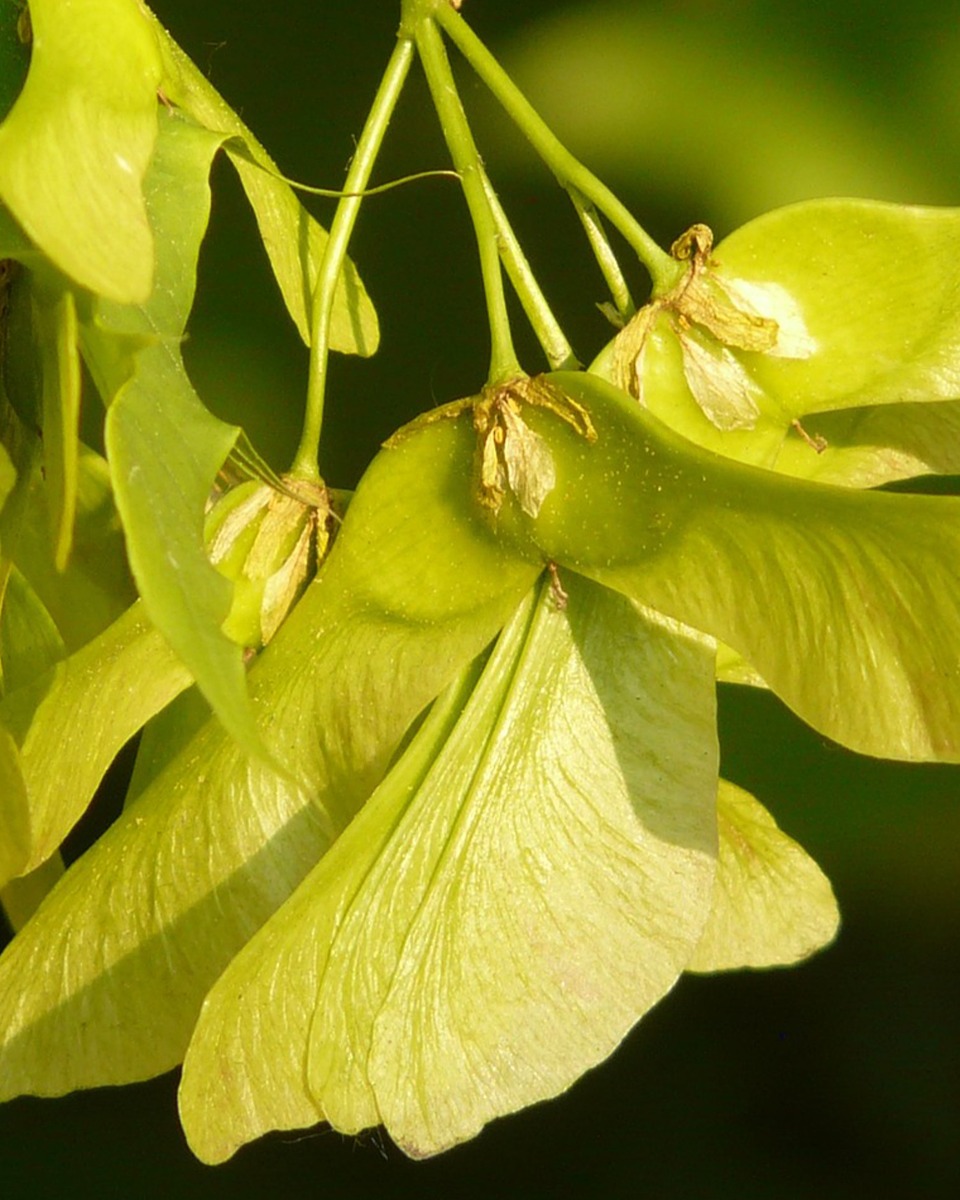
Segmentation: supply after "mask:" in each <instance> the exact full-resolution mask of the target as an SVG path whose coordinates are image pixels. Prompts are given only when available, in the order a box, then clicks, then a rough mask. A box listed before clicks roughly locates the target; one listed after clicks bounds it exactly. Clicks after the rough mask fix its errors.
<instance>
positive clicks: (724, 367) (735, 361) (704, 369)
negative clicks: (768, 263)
mask: <svg viewBox="0 0 960 1200" xmlns="http://www.w3.org/2000/svg"><path fill="white" fill-rule="evenodd" d="M712 249H713V234H712V233H711V231H710V229H709V228H708V226H706V225H702V224H698V225H693V226H691V228H690V229H688V230H687V231H686V233H684V234H683V235H682V236H681V237H679V238H677V240H676V241H675V242H674V243H673V245H672V246H671V248H670V252H671V254H672V255H673V257H674V258H675V259H677V261H678V262H685V263H688V264H689V266H688V269H687V271H686V272H685V274H684V275H683V276H682V278H681V279H680V280H679V282H678V283H677V284H676V285H675V286H674V287H673V288H671V289H670V291H668V292H665V293H664V294H663V295H661V296H655V297H654V298H653V299H652V300H651V301H650V303H649V304H647V305H645V306H644V307H643V308H641V309H640V311H639V312H637V313H636V315H635V316H634V317H633V319H632V320H631V321H630V322H629V323H628V324H627V325H626V327H625V328H624V329H623V331H622V332H621V333H620V334H619V335H618V337H617V339H616V342H615V350H614V363H613V368H614V381H615V382H616V383H617V385H618V386H619V387H621V388H623V389H624V390H625V391H628V392H629V393H630V394H631V395H632V396H634V397H636V399H638V400H639V401H640V402H641V403H643V402H644V397H643V357H644V351H645V349H646V346H647V343H648V340H649V338H650V334H651V332H652V330H653V327H654V324H655V322H656V321H657V319H658V318H659V317H660V315H661V314H666V315H667V317H668V319H669V321H670V324H671V326H672V328H673V332H674V334H675V336H676V338H677V340H678V342H679V343H680V349H681V353H682V357H683V369H684V377H685V378H686V381H687V386H688V387H689V388H690V391H691V393H692V395H693V397H694V399H695V400H696V402H697V404H698V405H699V406H700V408H701V410H702V411H703V413H704V416H706V418H707V419H708V420H709V421H710V422H711V423H712V424H713V425H714V426H716V428H718V429H721V430H724V431H727V430H732V429H753V428H754V426H755V425H756V423H757V419H758V417H759V415H760V400H761V398H762V396H763V392H762V390H761V389H760V387H759V385H758V384H756V383H755V382H754V380H753V379H752V378H751V376H750V373H749V371H748V370H747V368H746V366H745V365H744V363H743V362H742V361H741V360H740V358H739V356H738V354H737V353H736V352H738V351H740V352H742V351H745V352H747V353H753V354H770V355H774V356H776V357H778V358H807V357H809V356H810V355H811V354H812V353H813V351H814V350H815V349H816V342H815V341H814V340H813V339H812V338H811V337H810V335H809V333H808V332H807V330H806V327H805V325H804V322H803V318H802V315H801V313H800V310H799V308H798V306H797V304H796V302H795V301H794V300H793V298H792V297H791V296H790V295H789V293H788V292H786V291H785V290H784V289H783V288H778V287H776V286H775V285H768V286H764V287H760V286H757V285H751V284H748V283H746V282H745V281H742V280H734V279H731V280H727V279H725V278H723V277H722V276H721V275H720V274H719V273H718V271H717V269H716V267H715V265H714V264H713V263H712V262H711V258H710V254H711V251H712Z"/></svg>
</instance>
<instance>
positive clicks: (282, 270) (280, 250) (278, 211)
mask: <svg viewBox="0 0 960 1200" xmlns="http://www.w3.org/2000/svg"><path fill="white" fill-rule="evenodd" d="M155 28H156V31H157V36H158V38H159V41H160V45H161V49H162V53H163V63H164V77H163V89H164V94H165V96H166V97H167V99H168V100H170V101H172V102H173V103H175V104H177V105H179V106H180V107H181V108H182V109H183V110H184V111H185V112H187V113H189V115H190V116H191V117H192V118H193V119H194V120H195V121H198V122H199V123H200V124H201V125H204V126H206V127H207V128H208V129H210V130H213V131H214V132H216V133H218V134H220V135H221V140H222V141H224V143H225V149H226V151H227V154H228V155H229V157H230V161H231V162H232V163H233V165H234V167H235V168H236V171H237V174H238V175H239V176H240V182H241V183H242V184H243V188H244V190H245V192H246V193H247V199H248V200H249V201H250V205H251V207H252V208H253V211H254V215H255V216H256V219H257V225H258V226H259V228H260V235H261V237H262V238H263V245H264V249H265V250H266V252H267V255H268V256H269V258H270V264H271V266H272V267H273V273H274V275H275V276H276V280H277V283H278V285H279V287H280V291H281V293H282V294H283V299H284V302H285V303H286V306H287V309H288V311H289V313H290V316H291V317H292V318H293V321H294V323H295V324H296V326H297V329H298V330H299V332H300V336H301V337H302V338H303V340H304V341H305V342H307V343H309V341H310V336H311V318H310V313H311V307H312V297H313V291H314V285H315V283H316V278H317V271H318V269H319V266H320V262H321V260H322V258H323V252H324V248H325V246H326V243H327V232H326V230H325V229H323V227H322V226H321V225H320V224H318V222H317V221H315V220H314V218H313V217H311V216H310V214H309V213H308V212H307V210H306V209H305V208H304V207H303V205H302V204H301V203H300V201H299V200H298V199H297V197H296V195H295V194H294V192H293V191H292V189H291V188H290V186H289V184H287V183H285V182H284V181H283V179H281V178H280V173H279V171H278V169H277V166H276V163H274V161H273V159H272V158H271V157H270V155H269V154H268V153H267V152H266V150H265V149H264V148H263V146H262V145H261V144H260V143H259V142H258V141H257V139H256V138H255V137H254V136H253V134H252V133H251V132H250V130H249V129H248V128H247V126H246V125H245V124H244V123H243V121H241V119H240V118H239V116H238V115H237V114H236V112H234V110H233V109H232V108H231V107H230V106H229V105H228V104H227V103H226V101H225V100H224V99H223V98H222V97H221V96H220V95H219V94H218V92H217V91H216V89H215V88H214V87H213V85H212V84H211V83H210V82H209V81H208V80H207V79H206V78H205V77H204V75H203V74H202V72H201V71H199V70H198V68H197V67H196V66H195V65H194V63H193V62H191V60H190V59H189V58H188V57H187V55H186V54H184V52H183V51H182V50H181V49H180V47H179V46H178V45H177V44H176V42H174V40H173V39H172V38H171V37H170V35H169V34H168V33H167V32H166V30H164V29H163V28H162V27H161V26H160V25H159V24H155ZM379 340H380V331H379V326H378V324H377V314H376V311H375V309H374V307H373V305H372V304H371V302H370V299H369V297H368V296H367V293H366V291H365V289H364V286H363V283H362V282H361V280H360V276H359V275H358V274H357V270H356V268H355V267H354V265H353V263H352V262H349V261H348V262H347V264H346V266H345V268H344V271H343V274H342V276H341V278H340V282H339V283H338V285H337V291H336V295H335V298H334V309H333V314H332V318H331V328H330V345H331V348H332V349H334V350H339V351H342V352H343V353H346V354H362V355H370V354H373V353H374V351H375V350H376V348H377V344H378V342H379Z"/></svg>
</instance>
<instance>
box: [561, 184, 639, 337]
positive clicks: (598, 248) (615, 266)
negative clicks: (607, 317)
mask: <svg viewBox="0 0 960 1200" xmlns="http://www.w3.org/2000/svg"><path fill="white" fill-rule="evenodd" d="M568 191H569V193H570V199H571V200H572V201H573V204H574V207H575V208H576V210H577V216H578V217H579V218H580V223H581V224H582V225H583V228H584V232H585V233H586V235H587V240H588V241H589V242H590V248H591V250H592V251H593V256H594V258H595V259H596V260H597V265H598V266H599V267H600V270H601V272H602V273H603V278H604V279H605V280H606V284H607V287H608V288H609V289H610V296H611V298H612V300H613V303H614V305H615V306H616V309H617V312H618V313H619V315H620V319H621V321H622V322H623V324H624V325H626V323H627V321H629V320H630V318H631V317H632V316H633V314H634V313H635V312H636V308H637V306H636V305H635V304H634V302H633V297H632V296H631V295H630V287H629V285H628V284H627V281H626V279H625V278H624V276H623V272H622V271H621V270H620V264H619V262H618V261H617V256H616V255H615V254H614V252H613V247H612V246H611V245H610V242H609V240H608V238H607V232H606V230H605V229H604V228H603V223H602V222H601V220H600V214H599V213H598V212H597V210H596V208H595V207H594V205H592V204H591V203H590V201H589V200H586V199H585V198H584V197H583V196H581V195H580V193H579V192H578V191H577V189H576V188H574V187H571V188H568Z"/></svg>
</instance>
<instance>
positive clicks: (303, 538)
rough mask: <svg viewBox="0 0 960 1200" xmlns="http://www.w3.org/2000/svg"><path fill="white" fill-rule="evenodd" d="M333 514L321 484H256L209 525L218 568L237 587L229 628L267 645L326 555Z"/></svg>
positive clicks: (238, 492) (230, 497) (226, 503)
mask: <svg viewBox="0 0 960 1200" xmlns="http://www.w3.org/2000/svg"><path fill="white" fill-rule="evenodd" d="M333 519H334V517H333V511H332V509H331V506H330V498H329V495H328V493H327V490H326V488H325V487H324V486H323V485H322V484H316V483H310V482H308V481H306V480H298V479H292V478H289V477H286V478H284V479H283V480H282V481H281V487H279V488H278V487H274V486H273V485H272V484H269V483H263V482H260V481H259V480H253V481H250V482H248V483H246V484H242V485H240V487H237V488H234V489H233V490H232V491H230V492H228V493H227V494H226V495H225V496H224V497H222V498H221V500H220V501H219V502H218V503H217V504H216V505H215V506H214V508H213V509H212V510H211V512H210V513H209V515H208V518H207V551H208V553H209V555H210V559H211V561H212V562H213V563H214V564H215V565H216V566H217V567H218V568H219V569H220V570H221V571H222V572H223V574H225V575H226V576H227V577H228V578H229V579H232V580H233V583H234V587H235V595H234V603H233V606H232V608H231V610H230V615H229V616H228V618H227V621H226V623H225V626H224V628H225V629H226V631H227V632H228V633H229V634H230V635H231V636H232V637H233V638H234V639H235V640H237V641H240V642H241V643H242V644H243V645H246V646H263V645H266V644H267V642H269V641H270V639H271V638H272V637H273V635H274V634H275V633H276V631H277V629H278V628H279V627H280V625H281V624H282V622H283V619H284V618H285V617H286V615H287V613H288V612H289V611H290V609H291V608H292V607H293V605H294V604H295V603H296V601H297V600H298V599H299V597H300V594H301V592H302V591H303V589H304V587H306V585H307V583H308V582H309V581H310V579H311V578H312V576H313V574H314V573H315V572H316V569H317V567H318V565H319V564H320V563H321V562H322V561H323V558H324V556H325V555H326V552H327V548H328V545H329V541H330V530H331V524H332V521H333Z"/></svg>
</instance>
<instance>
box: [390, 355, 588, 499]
mask: <svg viewBox="0 0 960 1200" xmlns="http://www.w3.org/2000/svg"><path fill="white" fill-rule="evenodd" d="M525 405H526V406H528V407H531V408H545V409H548V410H549V411H550V412H552V413H553V414H554V415H555V416H557V417H559V418H560V419H561V420H562V421H565V422H566V424H568V425H569V426H570V427H571V429H573V430H574V431H575V432H576V433H577V434H579V436H580V437H582V438H584V439H585V440H586V441H588V442H593V441H596V438H597V432H596V430H595V429H594V427H593V421H592V420H591V419H590V414H589V412H587V410H586V409H585V408H584V407H583V405H582V404H580V403H579V402H578V401H576V400H574V399H573V397H572V396H568V395H567V394H566V392H564V391H562V390H561V389H560V388H558V387H557V385H556V384H554V383H553V382H552V381H551V380H549V379H547V378H545V377H544V376H542V375H536V376H534V377H533V378H530V379H515V380H511V382H510V383H506V384H500V385H498V386H496V387H487V388H484V390H483V391H482V392H481V393H480V395H479V396H470V397H467V398H465V399H462V400H454V401H452V403H450V404H444V405H443V406H441V407H440V408H435V409H433V410H432V411H430V412H428V413H423V414H421V415H420V416H419V417H416V418H415V419H414V420H413V421H411V422H409V424H407V425H404V426H403V428H401V429H398V430H397V432H396V433H394V434H392V435H391V437H389V438H388V439H387V441H386V442H384V445H385V446H386V447H387V448H388V449H389V448H394V447H397V446H399V445H401V444H402V443H403V442H404V441H405V440H406V439H407V438H408V437H410V436H411V434H413V433H415V432H416V431H417V430H419V429H422V428H423V427H424V426H426V425H432V424H434V423H435V422H436V421H443V420H450V419H452V418H456V417H459V416H461V415H462V414H463V413H465V412H470V413H471V414H472V416H473V427H474V429H475V430H476V433H477V481H476V488H477V499H478V500H479V502H480V504H481V505H483V507H484V508H486V509H489V510H490V512H492V513H494V514H496V513H498V512H499V511H500V509H501V507H502V505H503V500H504V497H505V496H506V494H507V491H508V490H509V491H511V492H513V494H514V495H515V496H516V498H517V500H518V502H519V504H520V507H521V508H522V509H523V511H524V512H525V513H526V514H527V515H528V516H530V517H536V516H537V515H538V514H539V512H540V508H541V506H542V505H543V502H544V500H545V499H546V498H547V496H548V495H549V494H550V492H551V491H552V490H553V488H554V486H555V485H556V479H557V477H556V469H555V467H554V463H553V456H552V455H551V453H550V450H549V449H548V447H547V444H546V442H545V441H544V439H543V438H542V437H541V436H540V435H539V434H538V433H536V432H535V431H534V430H533V429H531V428H530V426H529V425H527V423H526V422H525V421H524V420H523V416H522V412H523V407H524V406H525Z"/></svg>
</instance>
